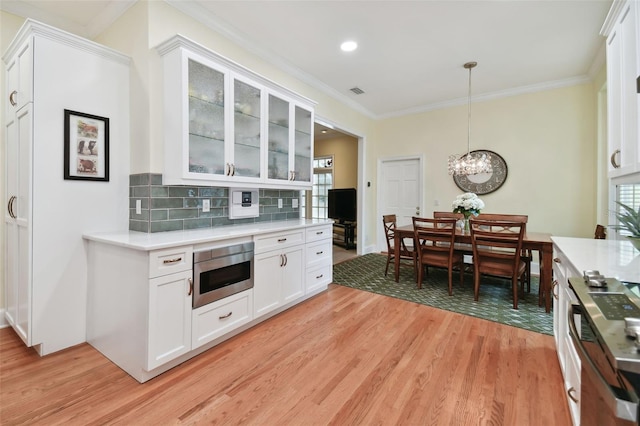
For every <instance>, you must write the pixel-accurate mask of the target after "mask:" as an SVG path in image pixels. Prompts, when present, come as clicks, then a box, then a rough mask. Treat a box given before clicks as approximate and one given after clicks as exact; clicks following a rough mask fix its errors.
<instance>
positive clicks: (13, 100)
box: [9, 90, 18, 106]
mask: <svg viewBox="0 0 640 426" xmlns="http://www.w3.org/2000/svg"><path fill="white" fill-rule="evenodd" d="M17 94H18V92H17V91H16V90H14V91H13V92H11V94H10V95H9V103H11V106H16V105H18V102H16V98H15V96H16V95H17Z"/></svg>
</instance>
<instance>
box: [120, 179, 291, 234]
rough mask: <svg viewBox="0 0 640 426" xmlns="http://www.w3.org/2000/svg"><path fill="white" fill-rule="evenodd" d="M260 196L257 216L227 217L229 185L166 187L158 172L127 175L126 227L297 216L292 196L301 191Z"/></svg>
mask: <svg viewBox="0 0 640 426" xmlns="http://www.w3.org/2000/svg"><path fill="white" fill-rule="evenodd" d="M259 197H260V216H259V217H255V218H246V219H229V188H224V187H210V186H167V185H163V184H162V175H161V174H157V173H141V174H133V175H130V176H129V230H131V231H139V232H147V233H149V232H164V231H177V230H186V229H196V228H211V227H214V226H224V225H235V224H240V223H254V222H272V221H276V220H285V219H296V218H298V217H300V209H299V208H293V207H292V204H293V203H292V201H293V199H297V200H300V191H295V190H279V189H260V191H259ZM205 199H208V200H210V204H211V208H210V211H208V212H206V213H205V212H203V211H202V200H205ZM278 199H282V204H283V205H282V208H278ZM138 200H139V202H140V213H139V214H137V213H136V203H137V202H138Z"/></svg>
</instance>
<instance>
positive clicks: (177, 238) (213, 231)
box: [83, 219, 333, 251]
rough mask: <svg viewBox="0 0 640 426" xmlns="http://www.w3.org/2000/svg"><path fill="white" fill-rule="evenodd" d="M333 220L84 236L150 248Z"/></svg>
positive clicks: (138, 247)
mask: <svg viewBox="0 0 640 426" xmlns="http://www.w3.org/2000/svg"><path fill="white" fill-rule="evenodd" d="M332 223H333V220H330V219H329V220H320V219H318V220H316V219H295V220H283V221H277V222H258V223H250V224H244V225H229V226H217V227H213V228H203V229H193V230H188V231H169V232H154V233H146V232H136V231H116V232H88V233H85V234H84V235H83V237H84V239H86V240H89V241H97V242H101V243H106V244H113V245H117V246H120V247H127V248H131V249H135V250H144V251H149V250H158V249H163V248H170V247H177V246H181V245H190V244H199V243H208V242H212V241H221V240H228V239H231V238H241V237H247V236H253V235H260V234H266V233H269V232H281V231H288V230H292V229H299V228H309V227H313V226H320V225H329V224H332Z"/></svg>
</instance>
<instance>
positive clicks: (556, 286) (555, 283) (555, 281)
mask: <svg viewBox="0 0 640 426" xmlns="http://www.w3.org/2000/svg"><path fill="white" fill-rule="evenodd" d="M557 288H558V280H553V283H552V284H551V294H553V297H554V298H555V299H556V300H558V293H557V292H556V289H557Z"/></svg>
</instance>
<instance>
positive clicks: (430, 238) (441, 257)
mask: <svg viewBox="0 0 640 426" xmlns="http://www.w3.org/2000/svg"><path fill="white" fill-rule="evenodd" d="M413 233H414V239H413V240H414V241H415V243H416V254H417V259H418V288H422V278H423V274H424V273H425V272H427V273H428V269H427V268H428V267H429V266H434V267H439V268H446V269H447V272H448V277H449V296H451V295H453V268H454V266H455V267H457V269H458V270H459V271H460V284H462V282H463V280H464V259H463V254H462V253H460V252H458V251H456V250H455V249H454V245H455V244H454V243H455V238H456V219H428V218H423V217H415V216H414V217H413Z"/></svg>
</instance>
